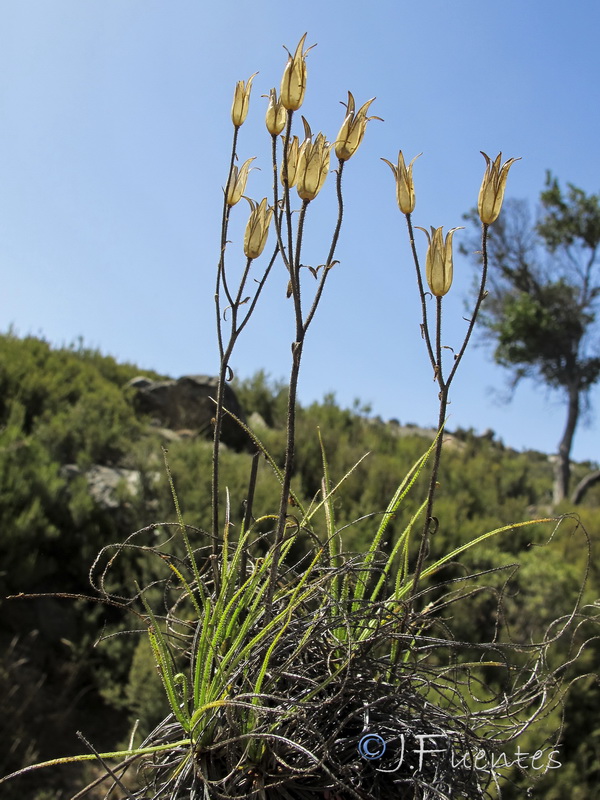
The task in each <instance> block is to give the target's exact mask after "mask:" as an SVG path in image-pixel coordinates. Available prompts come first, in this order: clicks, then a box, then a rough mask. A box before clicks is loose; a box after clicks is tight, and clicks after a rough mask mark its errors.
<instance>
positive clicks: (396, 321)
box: [0, 0, 600, 461]
mask: <svg viewBox="0 0 600 800" xmlns="http://www.w3.org/2000/svg"><path fill="white" fill-rule="evenodd" d="M207 9H210V10H207ZM599 23H600V7H599V6H598V4H597V2H595V0H578V2H576V3H566V2H559V1H558V0H550V1H549V2H544V3H542V2H529V3H524V2H522V0H496V2H490V0H454V1H453V2H450V1H449V0H419V2H411V3H408V2H402V0H396V1H395V2H387V0H386V1H384V2H376V1H374V2H371V3H360V4H359V3H353V2H348V1H347V2H344V3H341V2H338V1H337V0H330V2H327V3H321V2H314V1H313V0H305V2H303V3H301V4H299V3H298V4H295V3H275V2H272V0H263V1H261V0H253V2H246V1H245V0H239V2H231V1H230V2H227V1H226V2H221V3H214V4H212V5H210V6H209V5H208V4H207V3H201V2H199V0H88V1H87V2H81V0H52V2H51V3H49V2H48V1H47V0H27V2H23V0H2V2H0V120H1V122H0V254H1V263H2V269H1V275H2V282H1V283H2V292H1V298H2V299H1V300H0V329H1V330H4V331H5V330H7V329H8V326H9V325H11V324H12V325H14V327H15V328H16V330H17V332H18V333H20V334H21V335H25V334H28V333H31V334H42V335H44V336H45V337H46V338H47V339H48V340H49V341H51V342H53V343H55V344H63V343H69V342H72V341H74V340H75V339H77V337H79V336H82V337H83V338H84V340H85V342H86V343H87V344H88V345H90V346H97V347H99V348H100V349H101V350H102V351H103V352H105V353H110V354H112V355H114V356H116V357H118V358H119V359H121V360H127V361H133V362H137V363H138V364H140V366H143V367H149V368H154V369H156V370H158V371H160V372H163V373H166V374H169V375H172V376H179V375H182V374H186V373H214V372H215V371H216V369H217V348H216V338H215V325H214V306H213V299H212V298H213V292H214V276H215V268H216V264H217V259H218V249H219V219H220V209H221V202H222V187H223V185H224V183H225V180H226V170H227V162H228V155H229V150H230V146H231V136H232V125H231V121H230V116H229V112H230V107H231V99H232V94H233V88H234V85H235V83H236V81H238V80H241V79H244V80H245V79H247V78H248V77H249V76H250V75H251V74H252V73H253V72H255V71H257V70H258V71H259V75H258V76H257V77H256V79H255V82H254V88H253V93H252V101H251V107H250V114H249V117H248V120H247V122H246V123H245V125H244V126H243V127H242V129H241V134H240V143H239V148H238V153H239V156H240V159H241V160H245V159H246V158H248V157H250V156H256V157H257V160H256V162H255V163H256V164H258V165H259V166H260V167H261V171H260V172H259V171H254V172H252V174H251V178H250V180H249V183H248V187H247V194H249V195H250V196H252V197H254V198H256V199H260V198H261V197H263V196H264V195H265V194H268V192H269V177H270V163H269V148H270V137H269V136H268V135H267V134H266V132H265V129H264V123H263V119H264V111H265V109H266V100H265V99H263V98H261V95H263V94H267V93H268V91H269V89H270V88H271V87H272V86H277V87H278V86H279V83H280V79H281V74H282V70H283V67H284V64H285V61H286V57H287V56H286V53H285V51H284V50H283V48H282V45H283V44H285V45H287V47H289V48H290V49H293V48H294V47H295V45H296V43H297V41H298V39H299V38H300V36H301V35H302V34H303V33H304V32H305V31H308V39H307V42H308V43H309V44H313V43H315V42H316V43H318V46H317V47H316V48H315V49H314V50H311V52H310V53H309V55H308V68H309V74H308V89H307V96H306V101H305V104H304V106H303V108H302V113H303V114H304V115H305V116H306V117H307V119H308V120H309V122H310V124H311V126H312V128H313V131H315V132H316V131H319V130H322V131H323V132H324V133H326V134H327V136H328V138H329V139H330V140H332V139H333V138H334V137H335V135H336V134H337V131H338V129H339V127H340V124H341V122H342V119H343V113H344V109H343V107H342V106H341V105H340V104H339V102H340V101H343V100H345V99H346V96H347V91H348V90H350V91H352V92H353V94H354V96H355V98H356V100H357V102H358V104H362V103H363V102H364V101H365V100H367V99H368V98H370V97H373V96H376V98H377V99H376V101H375V102H374V103H373V105H372V107H371V113H373V114H377V115H379V116H381V117H383V118H384V120H385V122H377V121H373V122H371V123H370V124H369V127H368V131H367V135H366V137H365V140H364V142H363V144H362V146H361V148H360V150H359V152H358V153H357V155H356V156H355V157H354V158H353V159H352V160H351V161H350V162H349V163H348V165H347V169H346V170H345V175H344V185H345V192H346V196H345V199H346V216H345V225H344V227H343V228H342V234H341V239H340V245H339V248H338V252H337V257H338V258H339V260H340V264H339V265H338V266H336V267H335V269H334V270H333V271H332V273H331V275H330V277H329V279H328V281H329V282H328V285H327V287H326V292H325V295H324V298H323V303H322V306H321V307H320V309H319V312H318V316H317V318H316V319H315V322H314V325H313V327H312V328H311V331H310V334H309V339H308V342H307V346H306V348H305V354H304V359H303V372H302V375H301V382H300V397H301V399H302V401H303V402H309V401H311V400H314V399H321V398H322V397H323V395H324V394H325V393H326V392H331V391H334V392H336V396H337V399H338V401H339V402H340V403H341V404H342V405H351V404H352V402H353V400H354V398H357V397H358V398H360V399H361V400H362V401H363V402H365V403H370V404H371V405H372V407H373V413H375V414H379V415H381V416H382V417H383V418H384V419H388V418H390V417H395V418H398V419H399V420H400V421H401V422H415V423H418V424H421V425H431V424H433V423H434V421H435V419H436V391H435V387H434V385H433V383H432V380H431V370H430V368H429V367H428V364H427V361H426V354H425V350H424V347H423V343H422V341H421V338H420V334H419V321H420V319H419V313H420V311H419V302H418V297H417V293H416V286H415V281H414V274H413V266H412V263H411V260H410V252H409V249H408V242H407V238H406V230H405V224H404V219H403V217H402V215H401V214H400V212H399V211H398V209H397V206H396V204H395V196H394V184H393V179H392V175H391V173H390V171H389V168H388V167H387V166H386V165H385V164H383V163H382V162H381V161H380V158H381V157H385V158H388V159H389V160H392V161H394V160H395V158H396V156H397V153H398V150H399V149H400V148H401V149H402V150H403V151H404V153H405V155H406V156H407V158H412V156H413V155H416V154H417V153H419V152H421V151H422V152H423V153H424V155H423V156H422V157H421V158H420V159H419V160H418V161H417V162H416V165H415V171H414V174H415V183H416V192H417V207H416V210H415V213H414V223H415V224H416V225H422V226H423V227H427V228H428V227H429V226H430V225H434V226H436V227H437V226H439V225H444V226H445V228H446V229H449V228H451V227H454V226H456V225H459V224H460V223H461V215H462V214H463V212H465V211H467V210H468V209H469V208H470V207H472V206H473V205H474V204H475V202H476V199H477V193H478V190H479V185H480V182H481V177H482V174H483V167H484V162H483V158H482V156H481V155H480V153H479V151H480V150H484V151H486V152H487V153H489V154H490V155H492V156H495V155H496V154H497V153H498V151H500V150H502V152H503V153H504V154H505V156H506V157H507V158H508V157H512V156H515V157H516V156H521V157H522V161H519V162H518V163H517V164H515V165H514V166H513V168H512V169H511V173H510V177H509V185H508V189H507V196H512V197H519V198H520V197H523V198H528V199H529V200H530V201H531V202H532V203H535V201H536V199H537V197H538V195H539V191H540V189H541V188H542V187H543V183H544V176H545V171H546V170H547V169H549V168H550V169H552V170H553V171H554V172H555V173H556V175H557V176H558V177H559V178H560V179H561V181H562V182H563V183H564V182H567V181H570V182H572V183H574V184H576V185H578V186H580V187H581V188H583V189H584V190H586V191H588V192H597V191H599V190H600V155H599V149H598V141H599V140H600V103H598V89H597V84H598V79H599V78H600V69H599V62H600V55H599V53H598V48H597V41H596V39H597V31H598V29H599V27H600V26H599ZM297 132H298V133H299V131H297ZM333 200H334V181H333V180H332V179H329V180H328V182H327V183H326V185H325V188H324V189H323V192H322V196H319V198H318V199H317V200H316V201H315V203H313V204H312V205H311V208H310V215H309V217H308V220H307V224H308V227H309V233H308V235H307V258H308V263H313V260H314V263H315V264H318V263H322V261H323V260H324V257H325V252H326V249H327V246H328V238H327V237H328V236H329V235H330V233H329V232H330V230H331V226H332V220H333V210H334V206H333ZM234 212H235V213H234V219H233V223H232V231H231V239H232V242H231V244H230V246H229V250H228V259H229V262H228V263H229V264H230V268H231V269H232V270H235V269H236V265H237V266H239V265H241V264H242V263H243V256H242V254H241V240H242V236H243V227H244V225H245V222H246V218H247V213H248V211H247V205H246V204H245V203H240V204H239V205H238V206H237V207H236V208H235V209H234ZM460 235H461V232H460V231H459V232H458V233H457V234H456V236H455V243H456V244H458V242H459V241H460V238H459V237H460ZM424 240H425V237H424V236H423V239H422V241H421V252H422V255H423V256H424V247H423V243H424ZM236 248H237V250H236ZM472 275H473V271H472V267H471V266H470V265H469V263H468V262H467V261H466V260H465V259H462V258H461V257H460V256H457V257H456V261H455V283H454V286H453V288H452V292H451V294H450V295H448V297H447V302H446V311H445V320H446V325H447V327H446V332H445V336H444V340H445V343H446V344H448V345H450V346H454V347H457V346H459V345H460V339H461V334H462V332H463V331H464V326H465V323H464V321H463V320H462V316H463V314H464V313H465V311H464V307H463V303H464V299H465V297H466V294H467V291H468V288H469V286H470V283H471V280H472ZM286 283H287V279H286V277H285V275H284V274H283V267H281V266H280V268H279V269H278V270H277V272H276V273H275V274H274V276H273V280H272V282H271V284H270V285H269V286H268V288H267V290H266V292H265V296H264V299H263V302H262V305H261V306H260V307H259V309H258V313H257V316H256V319H255V320H254V324H253V325H251V326H250V327H249V328H248V329H247V332H246V333H245V334H244V335H243V337H242V339H241V341H240V343H239V347H238V349H237V351H236V352H235V353H234V356H233V359H232V365H233V367H234V370H235V371H236V372H237V374H238V375H239V376H241V377H245V376H248V375H251V374H252V373H253V372H255V371H256V370H257V369H259V368H264V369H265V370H266V371H267V372H269V373H270V374H271V375H272V376H273V377H275V378H283V377H285V376H286V375H287V373H288V370H289V353H290V341H291V336H292V315H291V311H292V309H291V306H290V303H289V302H286V300H285V287H286ZM507 377H508V376H507V374H506V373H505V372H504V371H502V370H501V369H499V368H497V367H495V366H494V364H493V363H492V358H491V354H490V352H489V350H487V349H485V347H481V346H480V347H476V348H472V349H471V350H470V351H469V352H468V354H467V356H466V358H465V361H464V363H463V365H462V367H461V370H460V371H459V372H458V374H457V377H456V380H455V384H454V389H453V392H452V405H451V407H450V410H451V418H450V421H449V423H448V425H449V427H450V429H452V428H453V427H457V426H462V427H474V428H475V429H476V430H478V431H480V432H482V431H484V430H485V429H487V428H491V429H493V430H494V431H496V433H497V435H498V437H499V438H501V439H502V440H503V441H504V443H505V444H507V445H509V446H512V447H515V448H517V449H539V450H543V451H547V452H551V451H553V450H554V449H555V447H556V443H557V441H558V439H559V437H560V434H561V431H562V425H563V417H564V411H563V407H562V405H561V403H560V401H559V399H558V398H556V397H553V396H551V395H550V396H548V395H547V393H545V392H544V390H543V388H539V387H538V388H536V387H533V386H531V385H525V384H524V385H523V386H522V387H521V388H519V389H518V391H517V393H516V396H515V398H514V400H513V402H512V403H510V404H508V405H507V404H504V405H503V404H501V403H500V402H499V401H498V396H499V394H502V393H503V391H504V389H505V387H506V381H507ZM599 399H600V392H599V391H598V390H597V389H596V391H595V392H594V394H593V395H592V414H591V418H590V420H589V424H588V426H587V427H584V426H581V427H580V429H579V431H578V434H577V437H576V442H575V448H574V456H575V457H576V458H578V459H592V460H595V461H597V460H598V458H599V454H598V440H599V437H598V430H599V424H598V415H597V413H596V414H594V413H593V411H594V409H593V406H594V405H596V406H597V404H598V400H599Z"/></svg>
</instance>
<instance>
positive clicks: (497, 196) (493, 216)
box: [477, 150, 521, 225]
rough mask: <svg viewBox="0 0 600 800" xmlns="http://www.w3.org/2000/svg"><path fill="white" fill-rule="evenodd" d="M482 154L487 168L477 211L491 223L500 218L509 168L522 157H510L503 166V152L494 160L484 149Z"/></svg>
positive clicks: (488, 223)
mask: <svg viewBox="0 0 600 800" xmlns="http://www.w3.org/2000/svg"><path fill="white" fill-rule="evenodd" d="M481 155H482V156H483V157H484V158H485V161H486V168H485V173H484V176H483V181H482V182H481V189H480V190H479V198H478V200H477V211H478V212H479V218H480V220H481V221H482V222H483V223H484V224H486V225H491V223H492V222H495V221H496V220H497V219H498V215H499V214H500V210H501V208H502V201H503V200H504V190H505V189H506V179H507V178H508V170H509V169H510V168H511V166H512V165H513V164H514V163H515V161H520V160H521V159H520V158H509V159H508V161H505V162H504V164H503V165H502V166H500V162H501V161H502V153H498V155H497V156H496V158H495V160H494V162H492V159H491V158H490V157H489V156H488V155H486V154H485V153H484V152H483V150H482V151H481Z"/></svg>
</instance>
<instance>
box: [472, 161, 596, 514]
mask: <svg viewBox="0 0 600 800" xmlns="http://www.w3.org/2000/svg"><path fill="white" fill-rule="evenodd" d="M540 201H541V208H540V211H539V214H538V217H537V219H536V220H535V221H534V220H532V218H531V215H530V213H529V209H528V206H527V203H526V202H525V201H519V200H512V201H509V202H507V203H506V204H505V209H504V213H503V214H502V215H501V217H500V218H499V219H498V221H497V222H496V223H495V225H494V227H493V229H492V230H491V231H490V235H489V243H488V255H489V263H490V278H489V287H490V291H489V294H488V296H487V298H486V301H485V303H484V306H483V312H484V313H483V317H482V323H483V328H484V331H485V332H486V334H487V337H488V339H489V340H491V341H492V342H494V344H495V350H494V358H495V360H496V362H497V363H498V364H500V365H502V366H503V367H506V368H507V369H509V370H511V371H512V375H513V379H512V382H511V383H512V388H513V389H514V388H515V387H516V385H517V384H518V383H519V381H520V380H521V379H523V378H530V379H532V380H534V381H536V383H538V384H542V385H544V386H546V387H548V388H550V389H552V390H556V391H558V392H560V393H561V394H562V395H563V396H564V398H565V401H566V406H567V418H566V423H565V427H564V430H563V434H562V437H561V439H560V442H559V445H558V454H557V457H556V463H555V474H554V492H553V495H554V503H555V504H557V503H559V502H560V501H561V500H563V499H564V498H565V497H567V496H568V493H569V484H570V478H571V467H570V454H571V448H572V445H573V439H574V436H575V431H576V428H577V424H578V422H579V419H580V415H581V410H582V408H583V407H584V404H585V402H586V401H587V400H588V398H589V391H590V389H591V388H592V387H593V386H594V384H595V383H597V382H598V380H599V379H600V348H599V344H598V333H599V331H598V325H597V317H596V312H597V306H598V297H599V296H600V272H599V271H598V264H599V261H600V259H599V246H600V195H598V194H590V195H588V194H586V193H585V192H584V191H583V190H582V189H579V188H577V187H576V186H574V185H573V184H570V183H569V184H567V189H566V191H563V189H562V188H561V187H560V185H559V182H558V180H557V178H556V177H554V176H553V175H552V173H551V172H548V173H547V176H546V186H545V188H544V190H543V191H542V192H541V195H540ZM465 218H466V219H468V220H469V221H471V222H472V223H473V236H472V239H471V240H470V242H469V245H467V246H463V248H462V249H463V252H464V253H466V252H471V253H472V252H473V250H474V249H478V245H477V243H476V242H477V240H476V234H475V226H476V225H477V224H478V218H477V213H476V212H475V211H472V212H470V213H469V214H466V215H465ZM477 258H478V256H474V261H476V260H477ZM599 479H600V471H597V472H595V473H593V474H592V475H590V476H588V478H587V480H586V481H584V482H583V483H582V484H580V486H578V487H577V489H576V490H575V492H574V494H573V499H574V500H575V501H578V500H579V499H580V498H581V496H582V494H583V492H584V491H585V490H586V489H587V488H588V487H589V485H590V484H591V482H593V481H594V480H599Z"/></svg>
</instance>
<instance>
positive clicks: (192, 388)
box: [128, 375, 248, 449]
mask: <svg viewBox="0 0 600 800" xmlns="http://www.w3.org/2000/svg"><path fill="white" fill-rule="evenodd" d="M217 384H218V380H217V378H214V377H210V376H209V375H184V376H183V377H182V378H179V379H178V380H166V381H150V380H149V379H148V378H144V377H138V378H133V380H131V381H130V382H129V383H128V386H129V387H131V388H133V389H135V395H134V403H135V407H136V409H137V411H138V412H139V413H140V414H147V415H149V416H150V417H151V418H152V421H153V424H155V425H156V426H157V427H160V428H169V429H170V430H175V431H181V430H187V431H197V432H198V433H200V434H201V435H202V436H205V437H207V438H211V437H212V430H213V427H212V422H211V420H212V419H213V417H214V415H215V403H214V402H213V400H216V398H217ZM211 398H212V399H211ZM224 405H225V408H226V409H227V410H228V411H230V412H231V413H232V414H234V415H235V416H236V417H238V419H240V420H242V422H245V421H246V419H245V416H244V412H243V410H242V407H241V406H240V403H239V401H238V399H237V397H236V395H235V392H234V391H233V389H232V388H231V386H230V385H229V384H226V385H225V402H224ZM221 438H222V441H223V442H225V444H227V445H229V446H230V447H233V448H236V449H242V448H244V447H245V446H246V445H247V441H248V439H247V436H246V434H245V433H244V431H243V430H242V429H241V428H240V427H239V425H237V424H236V422H235V421H234V420H232V419H231V418H230V417H228V416H227V415H226V416H225V418H224V419H223V434H222V437H221Z"/></svg>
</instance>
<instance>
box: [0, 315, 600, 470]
mask: <svg viewBox="0 0 600 800" xmlns="http://www.w3.org/2000/svg"><path fill="white" fill-rule="evenodd" d="M10 335H14V336H15V337H16V338H18V339H25V338H28V337H31V338H35V339H38V340H39V341H43V342H45V343H46V344H48V345H49V346H50V348H51V349H52V350H72V351H75V352H76V350H77V348H80V349H82V350H89V351H92V352H97V353H99V354H100V355H101V356H105V357H109V358H113V359H114V360H115V361H116V362H117V363H118V364H126V365H129V366H133V367H136V368H138V369H140V370H141V371H145V372H154V373H156V374H157V375H159V376H160V377H161V378H162V379H163V380H179V378H183V377H186V376H192V375H206V376H208V377H217V376H216V375H214V373H211V372H202V371H200V372H185V373H183V374H181V375H174V374H170V373H166V372H162V371H161V370H158V369H156V368H154V367H152V366H144V365H142V364H139V363H138V362H136V361H133V360H130V359H123V358H119V357H118V356H116V355H115V354H114V353H109V352H104V351H103V349H102V348H101V347H98V346H95V345H93V344H91V343H88V342H86V341H85V340H84V338H83V337H81V336H76V337H75V338H74V339H73V340H72V341H71V342H64V343H60V342H52V341H50V340H49V339H48V338H47V337H45V336H44V335H43V334H42V333H41V332H38V333H25V334H21V333H20V332H19V331H18V330H16V329H14V328H13V329H12V330H11V329H9V330H7V331H0V336H10ZM260 372H263V373H264V374H265V376H266V379H267V381H268V382H269V384H271V385H275V384H277V383H283V384H284V385H287V381H286V380H285V378H283V377H282V378H276V377H274V376H272V375H270V374H269V372H268V370H266V369H264V368H261V367H258V368H257V369H256V370H255V371H254V372H253V373H252V374H250V375H244V376H243V377H240V376H238V375H236V374H235V371H234V378H236V379H238V380H240V381H244V380H247V379H250V378H252V377H254V376H255V375H257V374H259V373H260ZM330 395H333V400H334V403H335V405H336V406H337V407H338V408H340V409H343V410H347V411H351V412H353V413H355V414H357V416H362V417H365V418H367V419H372V420H379V421H381V423H382V424H384V425H389V424H398V425H399V426H400V427H401V428H409V429H410V428H415V429H417V431H422V432H423V433H426V434H429V433H435V431H436V430H437V429H436V427H435V424H434V423H431V424H428V423H427V422H413V421H411V420H409V419H407V420H406V421H405V420H404V419H400V418H399V417H397V416H390V417H384V416H382V415H381V414H379V413H377V411H376V409H375V408H373V407H371V406H372V404H370V403H367V402H364V401H363V400H362V399H361V398H358V397H357V398H355V399H354V400H353V402H351V403H343V402H340V401H339V398H338V397H337V393H336V392H335V389H334V390H332V391H326V392H324V393H323V395H322V396H321V397H313V398H310V399H308V400H304V399H303V398H302V396H300V397H299V403H300V405H301V406H302V407H303V408H307V407H308V406H310V405H311V404H312V403H320V404H322V403H323V402H325V401H326V400H327V398H328V396H330ZM357 406H358V408H357ZM365 407H370V408H369V410H368V411H365V410H364V409H365ZM244 410H246V409H244ZM451 419H452V418H451V416H450V417H449V419H448V425H447V426H446V430H447V433H448V434H449V435H451V436H453V435H456V433H457V432H458V431H462V432H465V433H472V434H473V435H474V436H475V437H476V438H478V439H485V438H488V435H489V434H490V433H491V434H493V436H492V437H491V439H492V441H493V442H494V443H495V444H497V445H499V446H501V447H504V448H506V449H507V450H511V451H512V452H515V453H522V454H525V455H526V454H527V453H540V454H542V455H546V456H548V457H549V458H551V457H552V456H554V455H555V453H553V452H551V451H550V452H549V451H546V450H538V449H537V448H535V447H514V446H513V445H512V444H510V443H509V442H506V441H505V440H504V437H502V436H500V435H499V434H498V432H497V431H495V430H494V429H493V428H491V427H488V428H484V429H483V430H482V429H479V428H477V427H475V426H471V425H468V426H465V425H464V424H461V425H457V426H456V427H453V426H452V421H451ZM571 461H572V462H573V463H577V464H589V465H590V468H592V469H593V468H596V469H597V468H598V467H599V466H600V465H599V463H598V462H597V461H594V460H593V459H588V458H584V459H577V458H572V459H571Z"/></svg>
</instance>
